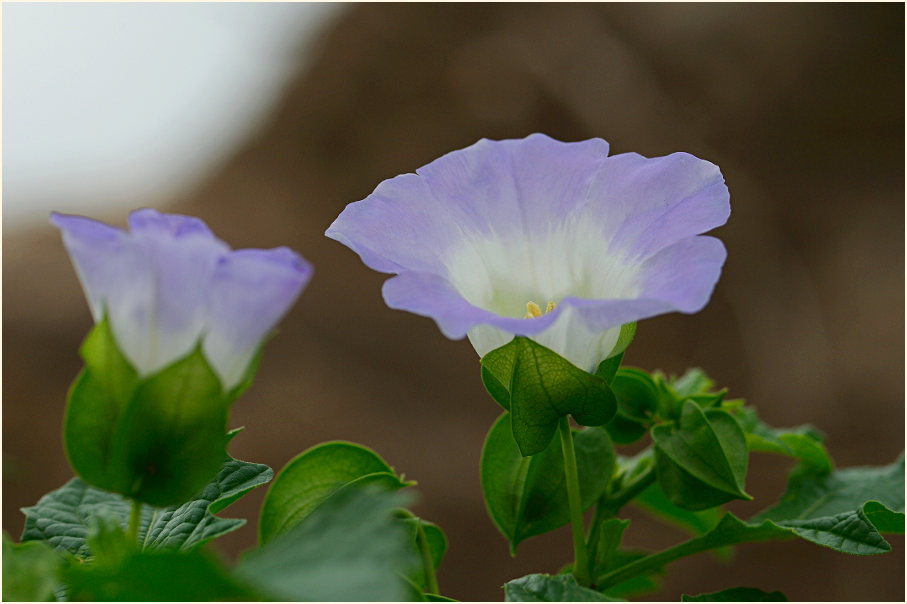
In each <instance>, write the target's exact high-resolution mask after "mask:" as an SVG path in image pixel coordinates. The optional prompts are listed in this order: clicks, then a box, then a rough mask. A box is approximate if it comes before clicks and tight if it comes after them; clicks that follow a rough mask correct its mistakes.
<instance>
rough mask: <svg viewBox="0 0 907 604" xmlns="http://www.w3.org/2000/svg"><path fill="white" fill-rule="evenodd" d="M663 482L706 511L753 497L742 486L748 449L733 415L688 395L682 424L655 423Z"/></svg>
mask: <svg viewBox="0 0 907 604" xmlns="http://www.w3.org/2000/svg"><path fill="white" fill-rule="evenodd" d="M652 440H653V441H654V443H655V467H656V470H657V472H658V483H659V485H660V486H661V488H662V489H663V490H664V492H665V494H666V495H667V496H668V498H669V499H670V500H671V501H672V502H673V503H674V504H676V505H678V506H680V507H682V508H686V509H689V510H702V509H706V508H710V507H714V506H716V505H720V504H722V503H725V502H727V501H731V500H733V499H752V497H750V496H749V495H747V494H746V492H744V490H743V484H744V480H745V478H746V467H747V461H748V452H747V448H746V437H745V436H744V433H743V430H742V429H741V428H740V425H739V424H738V423H737V421H736V420H735V419H734V417H733V416H732V415H731V414H729V413H728V412H726V411H723V410H720V409H706V410H703V409H701V408H700V407H699V405H697V404H696V403H694V402H693V401H691V400H689V399H687V400H686V401H684V403H683V411H682V413H681V416H680V420H679V422H678V423H677V424H675V425H671V424H664V425H660V426H655V427H654V428H652Z"/></svg>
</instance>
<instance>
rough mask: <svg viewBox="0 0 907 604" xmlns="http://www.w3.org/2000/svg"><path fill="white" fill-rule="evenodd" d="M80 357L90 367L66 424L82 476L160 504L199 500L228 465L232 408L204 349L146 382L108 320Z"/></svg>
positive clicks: (73, 458)
mask: <svg viewBox="0 0 907 604" xmlns="http://www.w3.org/2000/svg"><path fill="white" fill-rule="evenodd" d="M81 354H82V357H83V359H84V360H85V368H84V369H83V371H82V373H81V374H80V375H79V377H78V378H77V379H76V382H75V384H74V385H73V387H72V389H71V390H70V393H69V399H68V402H67V407H66V415H65V418H64V426H63V436H64V444H65V448H66V453H67V456H68V458H69V461H70V463H71V465H72V467H73V469H74V470H75V471H76V473H77V474H78V475H79V476H80V477H81V478H82V479H83V480H84V481H85V482H86V483H88V484H91V485H93V486H96V487H99V488H102V489H106V490H109V491H113V492H116V493H120V494H122V495H125V496H127V497H130V498H133V499H136V500H138V501H141V502H143V503H147V504H150V505H154V506H160V507H166V506H171V505H174V504H178V503H182V502H184V501H186V500H188V499H189V498H190V497H192V495H193V494H194V493H196V492H197V491H198V490H199V489H200V488H201V487H202V486H203V485H204V484H205V483H206V482H207V481H208V480H209V479H210V478H211V477H212V476H213V475H214V473H215V472H217V469H218V468H219V467H220V465H221V462H222V461H223V458H224V455H225V453H226V450H225V444H226V439H225V437H224V434H225V432H226V427H227V414H228V408H229V401H228V399H227V397H226V396H225V395H224V394H223V392H222V386H221V383H220V380H219V379H218V377H217V375H216V374H215V373H214V371H213V370H212V369H211V367H210V365H209V364H208V362H207V360H206V359H205V357H204V355H203V354H202V352H201V347H200V346H197V347H196V348H195V350H193V351H192V352H191V353H190V354H189V355H187V356H186V357H184V358H182V359H180V360H178V361H175V362H174V363H172V364H171V365H169V366H167V367H165V368H163V369H162V370H160V371H159V372H157V373H155V374H153V375H150V376H147V377H144V378H139V377H138V376H137V374H136V372H135V370H134V369H133V368H132V367H131V365H130V364H129V362H128V361H127V360H126V358H125V357H124V356H123V354H122V353H121V352H120V350H119V348H118V347H117V344H116V341H115V340H114V338H113V334H112V332H111V330H110V328H109V324H108V322H107V320H106V319H105V320H102V321H101V322H100V323H98V324H97V325H96V326H95V327H94V328H93V329H92V331H91V332H90V333H89V334H88V337H87V338H86V339H85V342H84V343H83V345H82V348H81Z"/></svg>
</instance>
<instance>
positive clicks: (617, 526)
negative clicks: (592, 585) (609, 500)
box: [589, 518, 630, 582]
mask: <svg viewBox="0 0 907 604" xmlns="http://www.w3.org/2000/svg"><path fill="white" fill-rule="evenodd" d="M629 524H630V521H629V520H622V519H620V518H609V519H607V520H605V521H604V522H602V523H601V524H599V525H598V531H597V532H596V534H594V535H592V534H590V535H589V558H590V563H591V564H590V566H591V570H592V578H593V582H594V579H595V578H596V577H598V576H600V575H602V574H604V572H605V571H606V570H608V569H609V568H610V567H611V566H612V562H611V558H612V557H613V555H614V553H615V552H616V551H617V549H618V548H619V547H620V544H621V541H622V540H623V535H624V531H625V530H626V528H627V526H629Z"/></svg>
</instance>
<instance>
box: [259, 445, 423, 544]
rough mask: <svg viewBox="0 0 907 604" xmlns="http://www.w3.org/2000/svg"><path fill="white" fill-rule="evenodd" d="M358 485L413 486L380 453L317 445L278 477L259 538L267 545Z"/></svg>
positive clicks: (267, 499)
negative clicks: (344, 490) (346, 488)
mask: <svg viewBox="0 0 907 604" xmlns="http://www.w3.org/2000/svg"><path fill="white" fill-rule="evenodd" d="M352 483H356V484H358V485H359V486H364V485H365V484H372V485H380V486H382V487H383V488H385V489H387V490H396V489H399V488H402V487H405V486H408V485H410V484H413V483H407V482H404V481H403V480H402V479H401V478H398V477H397V475H396V474H395V473H394V470H393V468H391V467H390V466H389V465H387V463H385V461H384V460H383V459H381V458H380V457H379V456H378V454H377V453H375V452H374V451H372V450H371V449H368V448H366V447H363V446H362V445H357V444H355V443H349V442H340V441H338V442H329V443H323V444H320V445H316V446H314V447H312V448H310V449H308V450H306V451H303V452H302V453H300V454H299V455H298V456H296V457H295V458H294V459H292V460H291V461H290V462H289V463H287V465H286V466H284V467H283V469H282V470H281V471H280V472H279V473H278V474H277V477H276V478H275V479H274V482H273V484H272V485H271V487H270V488H269V489H268V494H267V495H266V496H265V500H264V503H263V504H262V509H261V517H260V521H259V526H258V536H259V541H260V542H261V543H265V542H267V541H269V540H271V539H273V538H274V537H275V536H277V535H278V534H280V533H283V532H285V531H287V530H288V529H289V528H290V527H292V526H293V525H295V524H298V523H299V522H301V521H302V520H303V519H305V518H306V517H307V516H309V515H310V514H312V513H313V512H314V511H315V510H316V509H317V508H318V506H319V505H321V504H322V503H323V502H324V501H325V500H326V499H327V498H328V497H330V496H331V495H332V494H334V493H335V492H337V491H338V490H339V489H341V488H342V487H344V486H347V485H350V484H352Z"/></svg>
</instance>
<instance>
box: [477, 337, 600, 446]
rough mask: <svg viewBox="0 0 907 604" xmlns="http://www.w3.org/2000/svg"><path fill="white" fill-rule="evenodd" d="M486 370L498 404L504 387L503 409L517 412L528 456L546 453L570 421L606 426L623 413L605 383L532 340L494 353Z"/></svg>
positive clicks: (516, 425)
mask: <svg viewBox="0 0 907 604" xmlns="http://www.w3.org/2000/svg"><path fill="white" fill-rule="evenodd" d="M482 367H483V369H485V377H484V378H483V379H484V380H485V384H486V387H487V388H488V390H489V392H490V393H491V394H492V396H493V397H495V400H498V401H499V402H501V401H500V400H499V397H502V396H503V394H502V391H501V387H504V388H505V389H506V391H507V392H508V393H509V395H510V396H509V402H508V403H507V404H504V403H501V404H502V406H503V407H504V408H505V409H508V410H510V411H511V421H512V428H513V437H514V439H515V440H516V442H517V444H518V446H519V449H520V451H521V453H522V454H523V455H524V456H529V455H535V454H536V453H539V452H540V451H543V450H544V449H545V448H546V447H547V446H548V444H549V443H550V442H551V439H552V438H553V437H554V433H555V431H556V430H557V422H558V420H559V419H560V418H561V417H563V416H565V415H568V414H570V415H572V416H573V419H575V420H576V422H577V423H579V424H581V425H584V426H601V425H603V424H605V423H607V422H608V421H609V420H610V419H611V418H612V417H614V414H615V413H616V411H617V403H616V401H615V399H614V393H613V392H612V391H611V388H610V387H609V386H608V383H607V382H606V381H605V380H603V379H602V378H600V377H598V376H596V375H592V374H591V373H588V372H586V371H583V370H582V369H579V368H578V367H576V366H575V365H573V364H572V363H570V362H569V361H567V360H566V359H564V358H563V357H561V356H560V355H558V354H557V353H555V352H553V351H551V350H549V349H548V348H545V347H544V346H542V345H541V344H538V343H536V342H534V341H533V340H530V339H528V338H524V337H516V338H514V339H513V340H512V341H511V342H510V343H509V344H506V345H504V346H502V347H500V348H497V349H495V350H492V351H491V352H489V353H488V354H486V355H485V356H484V357H482ZM489 376H490V377H489ZM490 378H493V379H494V380H496V382H497V384H495V383H494V381H492V380H491V379H490ZM489 384H491V385H489Z"/></svg>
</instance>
